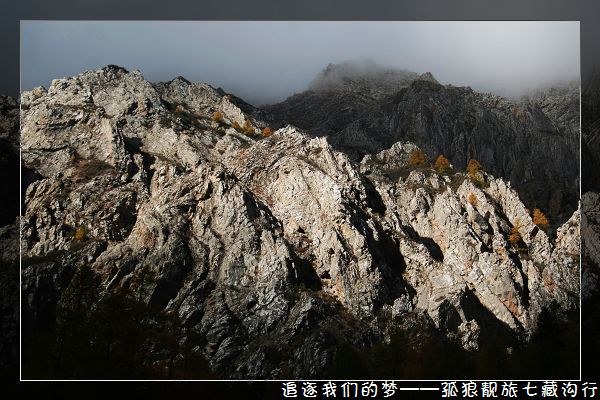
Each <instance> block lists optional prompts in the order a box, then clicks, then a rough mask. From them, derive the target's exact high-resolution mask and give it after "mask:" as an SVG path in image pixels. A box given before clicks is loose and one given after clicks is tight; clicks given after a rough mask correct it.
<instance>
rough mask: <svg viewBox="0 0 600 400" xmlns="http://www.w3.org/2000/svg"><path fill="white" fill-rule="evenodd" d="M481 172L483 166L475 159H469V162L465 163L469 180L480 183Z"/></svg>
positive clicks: (481, 179)
mask: <svg viewBox="0 0 600 400" xmlns="http://www.w3.org/2000/svg"><path fill="white" fill-rule="evenodd" d="M482 170H483V166H482V165H481V164H480V163H479V161H477V160H475V159H473V158H472V159H470V160H469V162H468V163H467V174H468V175H469V178H471V179H472V180H474V181H477V182H482V181H483V178H482V175H481V171H482Z"/></svg>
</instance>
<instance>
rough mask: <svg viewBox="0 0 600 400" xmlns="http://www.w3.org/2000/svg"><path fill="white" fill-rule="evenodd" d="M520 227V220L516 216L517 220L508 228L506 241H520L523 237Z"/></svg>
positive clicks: (514, 242)
mask: <svg viewBox="0 0 600 400" xmlns="http://www.w3.org/2000/svg"><path fill="white" fill-rule="evenodd" d="M520 228H521V221H520V220H519V219H518V218H517V220H516V221H515V225H514V226H513V227H512V229H511V230H510V235H508V241H509V242H511V243H512V244H517V243H519V242H520V241H521V239H523V238H522V237H521V233H520V232H519V229H520Z"/></svg>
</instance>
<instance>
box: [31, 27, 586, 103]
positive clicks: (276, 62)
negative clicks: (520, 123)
mask: <svg viewBox="0 0 600 400" xmlns="http://www.w3.org/2000/svg"><path fill="white" fill-rule="evenodd" d="M21 29H22V32H21V33H22V35H21V37H22V41H21V54H22V70H21V78H22V90H29V89H31V88H33V87H35V86H39V85H43V86H48V85H49V83H50V82H51V80H52V79H54V78H60V77H64V76H71V75H76V74H78V73H80V72H82V71H83V70H88V69H98V68H101V67H103V66H105V65H107V64H117V65H121V66H123V67H125V68H127V69H130V70H131V69H138V70H140V71H141V72H142V73H143V74H144V76H145V77H146V78H147V79H148V80H150V81H166V80H170V79H172V78H173V77H175V76H178V75H182V76H185V77H186V78H187V79H189V80H191V81H201V82H207V83H209V84H211V85H213V86H216V87H222V88H223V89H225V90H226V91H229V92H232V93H235V94H236V95H238V96H240V97H242V98H244V99H246V100H247V101H249V102H251V103H253V104H257V105H258V104H264V103H270V102H275V101H280V100H283V99H285V98H286V97H288V96H289V95H291V94H293V93H295V92H300V91H302V90H305V89H306V88H307V87H308V86H309V85H310V83H311V81H312V80H313V79H314V78H315V77H316V76H317V75H318V74H319V73H320V72H321V71H322V70H323V69H324V68H325V67H326V66H327V65H328V64H329V63H337V62H342V61H346V60H356V59H371V60H374V61H375V62H376V63H378V64H380V65H384V66H386V67H394V68H399V69H406V70H411V71H414V72H417V73H423V72H426V71H431V72H432V73H433V74H434V76H435V77H436V78H437V79H438V80H439V81H440V82H441V83H452V84H455V85H461V86H462V85H465V86H471V87H472V88H473V89H475V90H480V91H490V92H496V93H499V94H501V95H508V96H518V95H520V94H523V93H525V92H527V91H529V90H531V89H534V88H536V87H539V86H543V85H548V84H550V83H552V82H556V81H567V80H572V79H578V78H579V71H580V67H579V62H580V60H579V23H578V22H562V21H524V22H517V21H511V22H477V21H473V22H444V21H441V22H416V21H415V22H350V21H348V22H343V21H337V22H317V21H310V22H301V21H300V22H279V21H271V22H268V21H198V22H167V21H162V22H158V21H157V22H132V21H124V22H120V21H110V22H97V21H86V22H72V21H56V22H52V21H25V22H23V23H22V25H21Z"/></svg>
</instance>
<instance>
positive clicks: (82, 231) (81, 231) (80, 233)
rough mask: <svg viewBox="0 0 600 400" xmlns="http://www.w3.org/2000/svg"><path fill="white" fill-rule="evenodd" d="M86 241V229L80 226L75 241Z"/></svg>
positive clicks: (76, 231)
mask: <svg viewBox="0 0 600 400" xmlns="http://www.w3.org/2000/svg"><path fill="white" fill-rule="evenodd" d="M83 239H85V228H84V227H83V226H78V227H77V229H75V240H78V241H82V240H83Z"/></svg>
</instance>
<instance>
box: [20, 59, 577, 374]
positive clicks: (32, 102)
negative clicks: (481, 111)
mask: <svg viewBox="0 0 600 400" xmlns="http://www.w3.org/2000/svg"><path fill="white" fill-rule="evenodd" d="M415 83H416V81H415V82H413V85H414V84H415ZM424 84H425V83H424V81H423V80H421V81H419V83H417V85H424ZM427 84H431V85H435V83H434V82H427ZM407 90H415V89H414V88H413V89H407ZM436 90H437V89H436ZM21 101H22V110H23V114H22V152H23V156H22V157H23V162H24V164H25V166H27V167H28V168H31V169H34V170H36V171H37V173H38V174H39V175H40V179H39V180H37V181H35V182H33V183H32V184H31V185H30V186H29V187H28V189H27V193H26V197H25V203H26V208H25V210H24V213H25V215H24V217H23V256H24V261H23V265H24V270H23V293H22V295H23V301H24V305H23V306H24V310H23V325H24V331H25V334H26V335H34V334H35V332H39V331H43V330H44V329H47V327H48V326H52V324H54V323H59V322H60V320H58V322H53V321H54V317H53V312H54V311H53V310H55V309H58V310H61V309H63V308H64V307H66V306H65V302H66V304H67V305H69V304H70V306H69V307H73V304H71V303H69V301H70V300H69V299H71V297H69V293H73V291H75V292H78V291H80V292H81V291H84V288H82V287H81V286H77V285H81V279H80V278H78V279H74V278H73V277H81V276H83V275H82V274H84V273H83V272H81V271H82V269H83V270H84V271H87V269H89V270H90V271H91V273H92V275H93V276H96V277H97V282H99V283H98V285H99V289H98V290H99V293H100V295H99V298H100V299H102V298H103V296H108V295H109V294H110V293H124V296H126V298H130V299H131V301H134V300H135V301H136V302H140V303H141V304H143V305H146V306H148V307H152V309H156V310H159V311H160V312H161V313H165V315H167V316H169V318H174V320H175V321H176V324H177V326H179V327H180V330H178V331H177V332H180V333H178V334H177V335H179V336H177V340H176V342H177V343H179V344H178V345H174V344H173V345H172V347H170V348H171V349H173V350H170V351H173V352H174V353H173V354H172V353H169V354H167V353H164V352H161V351H159V350H157V348H158V347H156V346H159V345H158V344H155V347H154V349H155V350H152V348H153V347H152V346H150V347H149V350H147V351H146V350H144V351H141V350H140V351H141V354H144V356H143V357H142V359H141V360H140V365H147V366H148V367H149V368H150V367H151V366H154V367H156V368H159V369H160V368H164V370H168V371H169V374H171V373H172V372H173V371H179V370H180V369H181V368H184V366H185V363H186V360H187V359H188V358H189V354H190V353H189V352H191V354H193V355H196V356H199V357H201V358H203V359H206V360H207V362H208V366H209V369H210V371H211V373H214V374H217V376H223V377H235V378H265V377H272V378H275V377H279V378H281V377H325V376H326V371H328V369H329V368H331V367H332V366H334V365H336V362H338V363H339V359H340V358H339V357H341V355H340V354H341V353H340V351H342V350H340V349H343V348H352V349H354V350H353V351H359V350H361V349H368V348H370V347H372V346H374V345H376V344H378V343H382V342H384V341H385V340H388V339H389V338H390V335H392V333H393V332H394V331H397V330H403V331H406V332H409V333H411V334H415V333H416V336H417V337H418V336H419V335H420V334H422V333H424V332H428V334H431V335H438V336H439V337H444V338H448V339H450V340H452V341H455V342H457V343H459V344H460V345H461V346H462V347H463V348H465V349H468V350H469V351H475V349H477V348H478V346H480V345H481V344H482V343H495V342H496V341H498V340H499V337H500V338H501V339H502V341H503V342H502V343H507V345H508V344H509V343H512V344H515V343H517V342H518V340H519V338H523V337H525V338H526V337H528V336H531V335H533V334H534V333H535V332H536V330H537V327H538V323H539V319H540V315H541V314H542V313H543V312H544V310H546V309H549V308H552V307H553V304H558V309H556V310H555V312H556V313H557V314H559V315H563V314H564V313H568V312H569V311H573V310H576V309H577V305H578V293H579V278H578V277H579V275H578V273H579V263H578V245H577V244H578V241H579V227H578V213H577V212H576V213H575V214H573V216H572V217H571V218H570V219H569V221H568V222H567V223H566V224H565V225H564V226H562V227H560V229H558V230H557V231H556V232H555V233H553V234H552V235H548V234H547V233H546V232H544V231H543V230H542V229H540V228H538V227H537V226H535V225H534V224H533V222H532V219H531V216H530V214H529V212H528V210H527V209H526V208H525V206H524V205H523V203H522V202H521V201H520V199H519V196H518V195H517V193H516V192H515V191H514V190H513V189H512V188H511V185H510V183H508V182H506V181H505V180H503V179H501V178H495V177H494V176H492V175H490V174H487V173H482V174H481V176H480V178H481V181H479V180H477V181H472V180H471V178H469V177H468V176H467V174H465V173H463V172H461V171H459V170H458V169H456V170H451V171H449V172H444V173H439V172H437V171H435V170H434V169H432V168H429V167H427V166H418V167H417V166H413V165H410V163H409V162H408V160H409V158H410V153H411V151H412V150H414V149H416V148H417V147H416V145H415V144H412V143H405V142H398V143H394V144H393V146H392V147H391V148H389V149H384V150H382V151H381V152H379V153H377V154H372V155H369V156H367V157H365V158H364V159H362V161H361V162H356V161H354V160H353V159H352V158H351V157H349V156H348V155H347V154H345V153H344V152H340V151H338V150H337V149H336V147H335V146H333V145H331V144H330V143H329V141H328V140H327V139H326V138H314V137H313V136H312V135H311V134H309V133H307V132H305V131H302V130H301V129H298V128H296V127H294V126H284V127H282V128H280V129H277V130H275V131H274V132H273V134H272V135H266V136H267V137H263V135H262V134H261V132H262V129H263V128H265V127H275V126H276V125H277V122H276V121H275V120H273V119H272V118H273V117H271V116H270V114H269V113H268V112H266V111H262V110H259V109H255V108H253V107H251V106H249V105H247V104H245V103H243V102H242V101H241V100H240V99H236V98H235V97H234V96H231V95H228V94H225V93H223V92H221V91H219V90H216V89H214V88H212V87H210V86H208V85H205V84H196V83H190V82H188V81H186V80H185V79H182V78H177V79H175V80H173V81H171V82H167V83H159V84H150V83H149V82H147V81H146V80H145V79H143V77H142V76H141V74H140V73H139V72H135V71H134V72H128V71H125V70H124V69H122V68H118V67H114V66H109V67H106V68H104V69H102V70H98V71H88V72H85V73H83V74H81V75H79V76H76V77H73V78H67V79H62V80H56V81H54V82H53V83H52V86H51V87H50V88H49V89H48V90H47V91H46V90H44V89H42V88H38V89H34V90H33V91H31V92H25V93H23V94H22V98H21ZM215 112H218V113H220V117H215ZM234 122H235V123H237V124H236V125H238V126H239V127H234ZM243 127H245V128H246V129H245V133H244V132H242V131H244V128H243ZM236 128H237V129H236ZM473 197H474V198H475V200H473ZM515 230H516V231H518V232H519V235H520V236H521V237H522V239H521V240H520V241H518V242H514V243H513V242H511V241H510V240H509V235H510V234H511V233H513V232H514V231H515ZM548 233H549V232H548ZM553 236H555V237H556V239H552V237H553ZM86 273H87V272H86ZM94 279H95V278H94ZM84 293H85V291H84ZM98 302H99V303H98V304H103V303H101V302H100V300H98ZM94 304H96V303H94V302H92V305H91V308H92V309H95V307H96V306H95V305H94ZM136 304H137V303H136ZM41 305H43V307H42V306H41ZM59 316H60V314H59ZM148 318H149V320H150V321H152V318H150V317H148ZM153 318H154V317H153ZM165 318H166V317H165ZM58 326H59V327H60V326H61V325H60V324H59V325H58ZM173 335H175V334H174V333H173ZM111 338H112V339H111V340H113V341H116V342H117V343H119V340H121V339H119V337H118V336H117V337H111ZM160 343H162V342H160ZM182 346H183V347H182ZM407 346H409V347H410V346H418V343H417V344H411V345H407ZM144 349H146V348H144ZM185 349H188V350H185ZM165 354H167V355H165ZM336 360H338V361H336Z"/></svg>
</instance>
